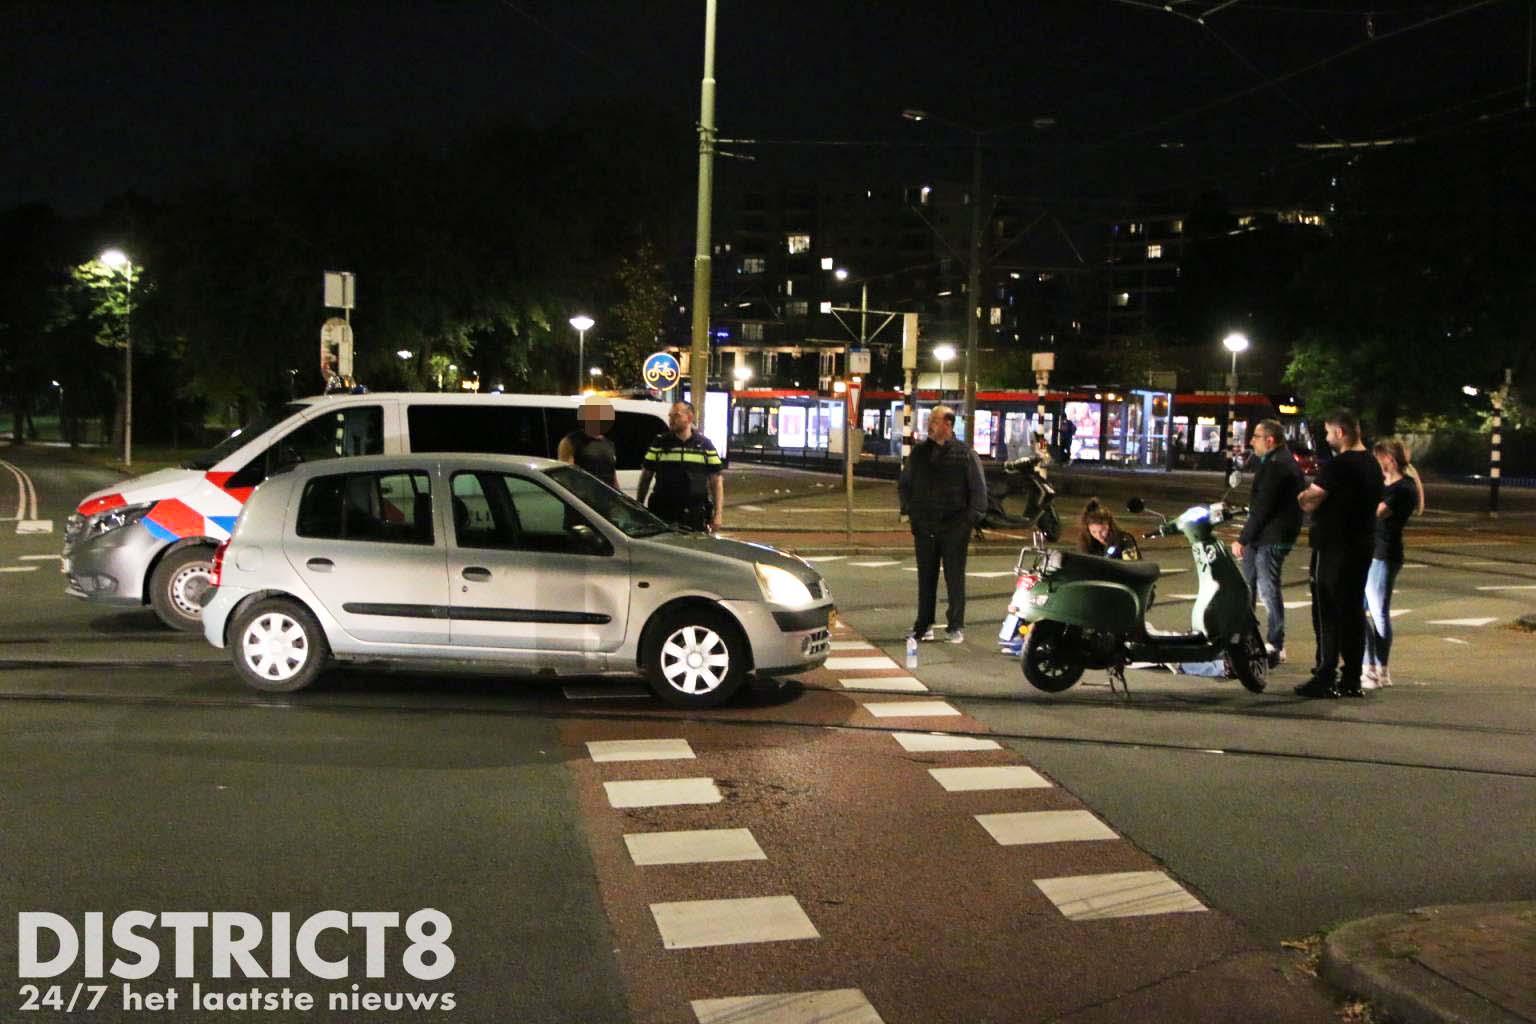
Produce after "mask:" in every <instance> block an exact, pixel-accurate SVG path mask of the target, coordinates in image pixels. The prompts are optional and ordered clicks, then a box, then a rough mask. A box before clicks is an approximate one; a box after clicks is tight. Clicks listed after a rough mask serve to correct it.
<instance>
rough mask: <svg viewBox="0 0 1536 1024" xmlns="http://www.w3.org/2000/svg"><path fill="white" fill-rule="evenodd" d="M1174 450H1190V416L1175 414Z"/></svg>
mask: <svg viewBox="0 0 1536 1024" xmlns="http://www.w3.org/2000/svg"><path fill="white" fill-rule="evenodd" d="M1173 450H1174V451H1176V452H1187V451H1189V417H1188V416H1175V417H1174V418H1173Z"/></svg>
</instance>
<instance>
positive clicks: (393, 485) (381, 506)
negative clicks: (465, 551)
mask: <svg viewBox="0 0 1536 1024" xmlns="http://www.w3.org/2000/svg"><path fill="white" fill-rule="evenodd" d="M297 532H298V535H299V536H300V537H314V538H320V539H325V540H362V541H375V542H378V543H384V544H431V543H432V483H431V478H430V477H429V476H428V475H427V474H426V473H423V472H419V471H416V472H410V471H400V472H383V473H336V474H332V475H328V476H317V477H315V478H314V479H313V480H310V481H309V482H308V483H307V484H305V485H304V495H303V497H302V498H300V500H299V521H298V526H297Z"/></svg>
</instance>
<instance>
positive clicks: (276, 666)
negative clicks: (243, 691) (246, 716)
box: [230, 597, 331, 693]
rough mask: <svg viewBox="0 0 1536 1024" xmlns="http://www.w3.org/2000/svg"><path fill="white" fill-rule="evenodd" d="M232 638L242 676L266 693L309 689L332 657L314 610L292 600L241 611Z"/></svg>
mask: <svg viewBox="0 0 1536 1024" xmlns="http://www.w3.org/2000/svg"><path fill="white" fill-rule="evenodd" d="M230 636H231V639H232V640H233V643H231V644H230V654H231V656H232V657H233V658H234V661H235V668H236V669H238V670H239V672H240V677H241V678H242V679H244V680H245V682H246V684H247V685H248V686H251V687H254V688H255V689H257V690H261V691H262V692H264V693H293V692H294V691H296V690H302V689H304V687H306V686H308V685H309V684H310V683H313V682H314V681H315V680H316V679H317V678H318V677H319V675H320V673H321V672H322V671H323V670H324V669H325V664H326V662H327V661H328V660H329V659H330V656H331V648H330V645H329V644H327V643H326V642H325V632H324V631H323V630H322V629H321V628H320V623H319V622H317V621H315V617H314V616H313V615H311V614H310V613H309V609H307V608H305V607H304V606H303V605H301V604H299V603H298V602H297V601H292V600H289V599H288V598H282V597H277V598H268V599H266V600H262V601H257V602H256V603H255V604H253V605H251V607H250V608H248V609H246V610H245V611H243V612H241V613H240V616H239V618H237V619H236V620H235V626H234V629H233V630H231V632H230Z"/></svg>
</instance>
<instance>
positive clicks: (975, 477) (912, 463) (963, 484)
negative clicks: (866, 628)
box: [896, 405, 987, 644]
mask: <svg viewBox="0 0 1536 1024" xmlns="http://www.w3.org/2000/svg"><path fill="white" fill-rule="evenodd" d="M896 490H897V493H898V494H899V495H900V497H901V512H902V515H905V516H906V517H907V518H908V519H909V520H910V521H911V525H912V544H913V548H914V549H915V551H916V554H917V618H916V619H915V620H914V621H913V623H912V635H913V636H915V637H917V639H919V640H933V639H935V637H934V635H933V620H934V617H935V615H936V613H937V610H938V609H937V605H938V591H939V567H940V565H941V564H942V566H943V568H944V585H945V588H946V590H947V591H948V594H949V610H948V616H947V624H948V628H947V629H946V630H945V634H944V638H945V639H946V640H948V641H949V642H950V643H952V644H958V643H964V642H965V555H966V550H967V548H968V547H969V546H970V543H971V530H972V528H974V527H975V526H976V525H977V524H978V523H980V522H981V520H982V517H983V516H985V515H986V513H987V482H986V478H985V477H984V476H983V475H982V472H981V460H980V459H978V458H977V457H976V453H975V452H974V451H972V450H971V446H970V445H968V444H966V443H965V442H963V441H959V440H956V438H955V411H954V410H953V409H951V408H950V407H949V406H947V405H939V406H935V407H934V409H933V412H931V413H930V414H929V415H928V437H927V439H926V440H925V441H923V442H922V443H921V444H918V445H915V446H914V447H913V448H912V457H911V458H909V459H908V460H907V464H906V466H905V467H903V468H902V471H901V481H900V482H899V483H898V484H897V488H896Z"/></svg>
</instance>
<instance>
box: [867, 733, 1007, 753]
mask: <svg viewBox="0 0 1536 1024" xmlns="http://www.w3.org/2000/svg"><path fill="white" fill-rule="evenodd" d="M891 736H892V738H894V739H895V740H896V742H897V743H900V744H901V748H902V749H903V750H905V751H908V752H909V753H913V754H928V753H937V752H940V751H945V752H950V751H956V750H1001V749H1002V744H1000V743H998V742H997V740H984V739H982V738H981V737H979V736H950V735H947V734H945V733H942V732H893V733H891Z"/></svg>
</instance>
